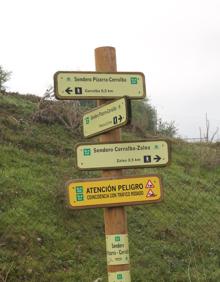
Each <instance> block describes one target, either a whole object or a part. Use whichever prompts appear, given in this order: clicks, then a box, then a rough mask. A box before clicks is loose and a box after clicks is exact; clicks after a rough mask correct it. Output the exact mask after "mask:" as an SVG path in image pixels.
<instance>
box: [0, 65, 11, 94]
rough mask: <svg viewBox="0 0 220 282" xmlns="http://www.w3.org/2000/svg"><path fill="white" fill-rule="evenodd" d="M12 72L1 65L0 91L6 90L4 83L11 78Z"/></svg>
mask: <svg viewBox="0 0 220 282" xmlns="http://www.w3.org/2000/svg"><path fill="white" fill-rule="evenodd" d="M10 77H11V72H9V71H6V70H4V69H3V67H2V66H0V92H1V91H5V86H4V84H5V83H6V82H7V81H8V80H9V79H10Z"/></svg>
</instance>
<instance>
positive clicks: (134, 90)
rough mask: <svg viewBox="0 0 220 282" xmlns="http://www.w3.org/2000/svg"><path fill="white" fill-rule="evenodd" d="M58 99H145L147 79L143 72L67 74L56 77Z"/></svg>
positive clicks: (59, 73) (55, 84) (63, 72)
mask: <svg viewBox="0 0 220 282" xmlns="http://www.w3.org/2000/svg"><path fill="white" fill-rule="evenodd" d="M54 91H55V96H56V98H57V99H63V100H71V99H76V100H80V99H93V100H94V99H117V98H121V97H123V96H128V97H129V98H131V99H143V98H144V97H145V96H146V90H145V78H144V74H143V73H141V72H135V73H131V72H117V73H116V72H115V73H99V72H67V71H59V72H56V73H55V75H54Z"/></svg>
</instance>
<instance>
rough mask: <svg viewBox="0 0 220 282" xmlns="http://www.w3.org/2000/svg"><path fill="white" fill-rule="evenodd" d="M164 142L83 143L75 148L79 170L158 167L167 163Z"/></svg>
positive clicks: (166, 148) (166, 149) (166, 143)
mask: <svg viewBox="0 0 220 282" xmlns="http://www.w3.org/2000/svg"><path fill="white" fill-rule="evenodd" d="M169 155H170V152H169V144H168V141H166V140H148V141H145V140H144V141H129V142H116V143H113V142H110V143H93V144H91V143H83V144H78V145H77V146H76V162H77V168H78V169H80V170H95V169H122V168H137V167H160V166H165V165H167V164H168V163H169Z"/></svg>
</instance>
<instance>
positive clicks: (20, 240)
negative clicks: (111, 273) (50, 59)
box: [0, 95, 220, 282]
mask: <svg viewBox="0 0 220 282" xmlns="http://www.w3.org/2000/svg"><path fill="white" fill-rule="evenodd" d="M36 108H37V100H36V99H34V97H24V96H21V95H11V96H10V95H0V109H1V114H0V142H1V143H0V281H9V282H10V281H13V282H14V281H19V282H20V281H28V282H30V281H31V282H32V281H33V282H34V281H36V282H39V281H40V282H44V281H45V282H47V281H48V282H49V281H54V282H56V281H57V282H62V281H64V282H68V281H74V282H78V281H79V282H92V281H94V280H96V279H97V278H99V277H100V278H102V279H103V280H102V281H107V271H106V254H105V234H104V223H103V210H102V209H90V210H83V211H70V210H68V209H66V207H65V206H66V201H65V197H64V184H65V182H66V181H67V180H70V179H75V178H90V177H97V176H99V172H80V171H77V170H76V169H75V167H74V162H75V157H74V145H75V144H76V143H77V142H79V138H78V137H77V138H76V137H74V136H73V135H72V134H70V133H69V132H68V131H67V130H66V129H64V128H63V127H62V126H61V125H59V124H51V125H47V124H43V123H33V122H32V121H31V116H32V113H33V111H35V110H36ZM2 109H3V110H2ZM123 138H124V139H125V140H134V139H135V136H132V135H131V134H129V132H124V133H123ZM81 139H82V138H81ZM219 164H220V163H219V144H215V145H206V144H188V143H184V142H182V141H178V140H173V142H172V163H171V165H170V166H168V167H166V168H159V169H129V170H126V171H125V172H124V173H125V174H137V175H143V174H145V173H146V174H147V173H152V172H154V173H158V174H160V175H162V177H163V183H164V193H165V199H164V202H162V203H158V204H148V205H142V206H133V207H128V208H126V210H127V214H128V230H129V248H130V258H131V275H132V281H135V282H148V281H157V282H158V281H164V282H165V281H166V282H167V281H171V282H172V281H178V282H180V281H182V282H185V281H193V282H194V281H209V282H210V281H211V282H218V281H220V271H219V269H220V267H219V258H220V257H219V254H220V243H219V242H220V240H219V235H220V218H219V214H220V213H219V212H220V208H219V202H220V192H219V191H220V190H219V188H220V165H219Z"/></svg>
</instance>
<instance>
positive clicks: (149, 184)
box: [146, 179, 154, 188]
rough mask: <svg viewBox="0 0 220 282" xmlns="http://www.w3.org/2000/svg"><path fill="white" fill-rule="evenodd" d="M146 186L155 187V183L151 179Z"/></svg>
mask: <svg viewBox="0 0 220 282" xmlns="http://www.w3.org/2000/svg"><path fill="white" fill-rule="evenodd" d="M146 188H154V184H153V183H152V181H151V180H150V179H149V180H148V181H147V185H146Z"/></svg>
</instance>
